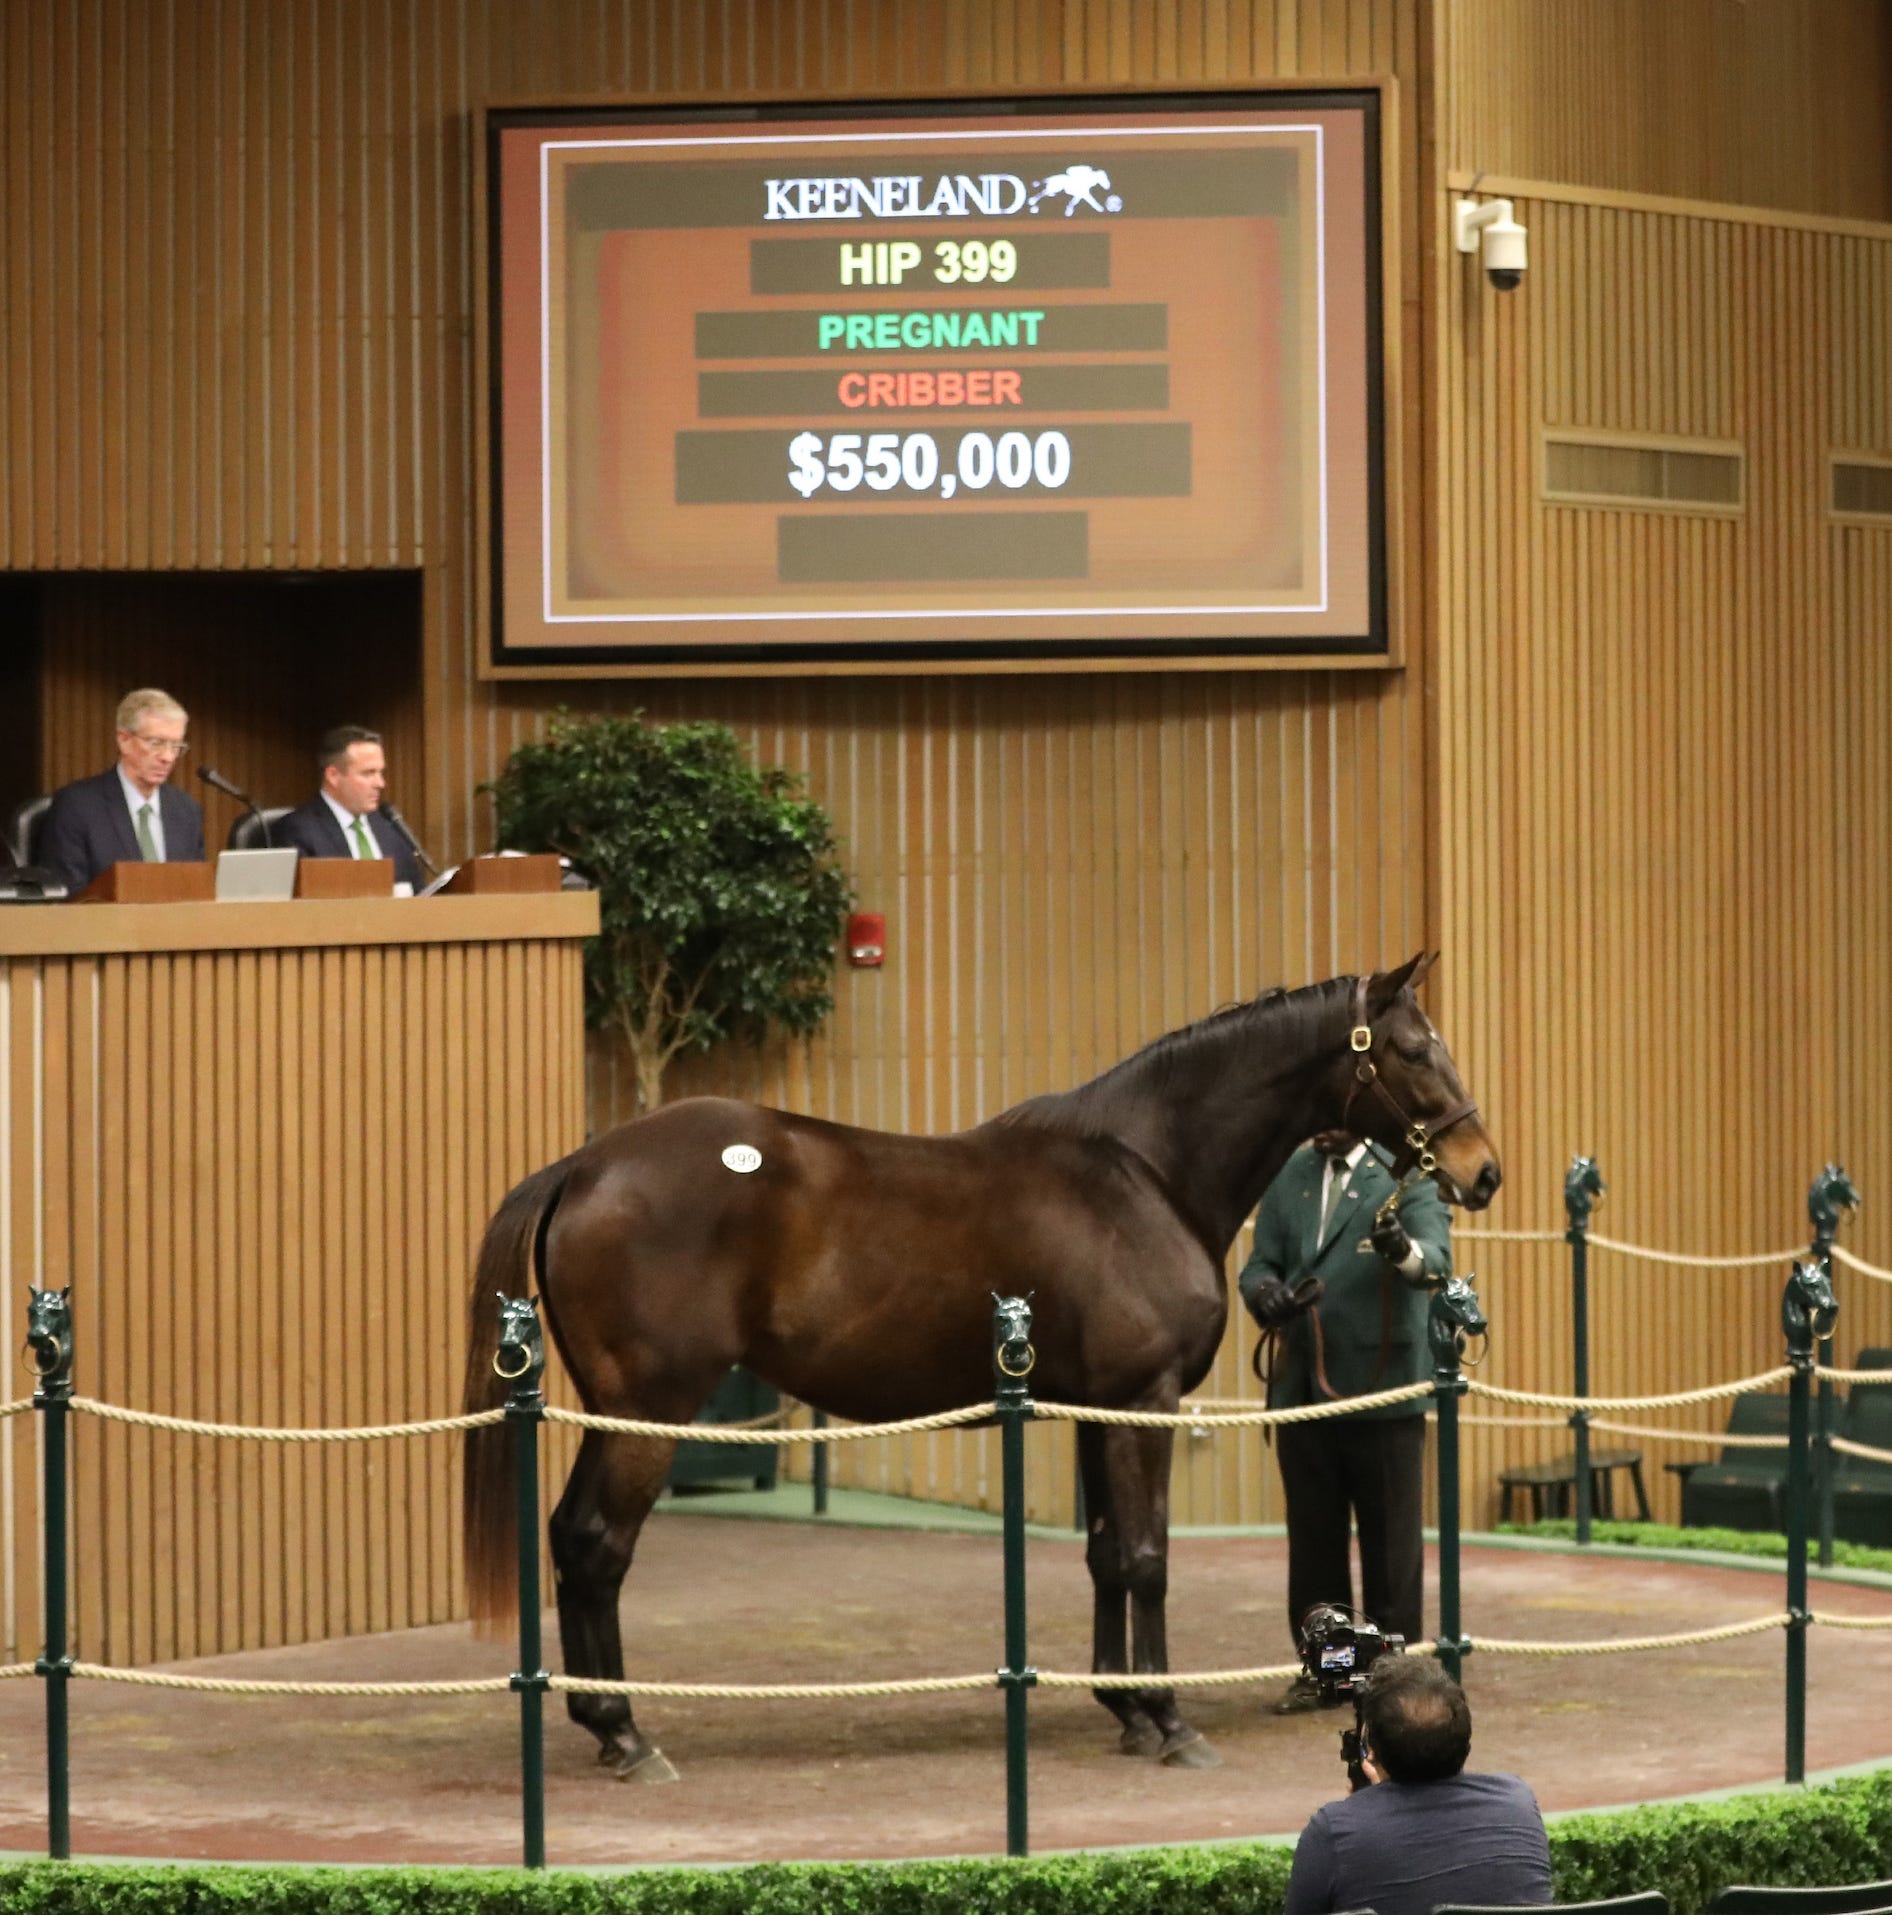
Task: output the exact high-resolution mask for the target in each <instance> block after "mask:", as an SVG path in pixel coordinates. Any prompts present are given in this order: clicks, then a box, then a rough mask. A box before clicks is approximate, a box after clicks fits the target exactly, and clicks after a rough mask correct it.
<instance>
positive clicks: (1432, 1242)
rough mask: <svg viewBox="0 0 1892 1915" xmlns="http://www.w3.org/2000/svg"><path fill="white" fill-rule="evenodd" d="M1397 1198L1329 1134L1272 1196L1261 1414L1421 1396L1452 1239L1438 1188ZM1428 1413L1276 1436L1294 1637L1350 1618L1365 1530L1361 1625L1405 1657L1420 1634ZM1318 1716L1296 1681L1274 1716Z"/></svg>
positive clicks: (1251, 1292)
mask: <svg viewBox="0 0 1892 1915" xmlns="http://www.w3.org/2000/svg"><path fill="white" fill-rule="evenodd" d="M1398 1189H1399V1186H1398V1185H1397V1184H1396V1183H1395V1182H1394V1179H1393V1174H1392V1159H1391V1157H1390V1156H1389V1155H1388V1154H1387V1153H1386V1152H1384V1151H1382V1150H1381V1149H1380V1147H1379V1146H1378V1145H1377V1144H1371V1143H1362V1142H1361V1141H1360V1140H1359V1139H1357V1138H1355V1137H1352V1136H1350V1135H1348V1134H1347V1133H1345V1132H1339V1131H1325V1132H1322V1133H1321V1134H1320V1135H1319V1136H1317V1137H1316V1138H1315V1139H1314V1140H1313V1141H1312V1142H1311V1143H1308V1144H1304V1145H1303V1146H1302V1147H1301V1148H1300V1149H1299V1150H1297V1151H1296V1152H1295V1153H1294V1155H1293V1156H1292V1157H1290V1158H1289V1159H1288V1161H1287V1164H1286V1166H1285V1167H1284V1168H1283V1170H1282V1172H1281V1174H1280V1176H1278V1177H1277V1178H1276V1179H1275V1180H1274V1182H1273V1183H1272V1184H1270V1185H1269V1186H1268V1189H1267V1191H1266V1193H1265V1194H1264V1195H1263V1197H1262V1200H1261V1208H1260V1209H1259V1210H1257V1211H1256V1213H1255V1247H1254V1250H1253V1252H1252V1253H1251V1255H1250V1256H1249V1259H1248V1261H1247V1263H1246V1264H1244V1265H1243V1267H1242V1274H1241V1278H1240V1283H1241V1292H1242V1301H1243V1302H1244V1303H1245V1304H1247V1306H1248V1310H1249V1314H1250V1315H1251V1316H1253V1318H1254V1319H1255V1321H1256V1322H1257V1323H1258V1324H1260V1326H1261V1329H1262V1344H1261V1351H1259V1352H1257V1356H1258V1359H1259V1358H1260V1356H1261V1354H1262V1352H1266V1353H1267V1354H1268V1358H1269V1361H1268V1364H1267V1385H1268V1407H1269V1408H1270V1409H1275V1410H1284V1409H1292V1408H1296V1407H1298V1406H1300V1405H1302V1404H1307V1403H1328V1402H1332V1401H1334V1400H1335V1399H1336V1398H1340V1397H1348V1396H1368V1395H1371V1394H1373V1393H1374V1392H1376V1391H1379V1390H1396V1389H1399V1388H1401V1387H1402V1386H1403V1385H1405V1384H1408V1383H1422V1382H1425V1381H1427V1380H1428V1379H1429V1377H1430V1375H1431V1369H1430V1359H1429V1357H1428V1355H1427V1349H1426V1299H1427V1293H1428V1292H1429V1291H1430V1290H1433V1289H1435V1288H1436V1287H1437V1286H1438V1285H1440V1284H1442V1283H1443V1282H1444V1281H1445V1280H1446V1278H1447V1277H1449V1276H1450V1275H1451V1274H1452V1247H1451V1234H1450V1224H1449V1222H1448V1217H1447V1212H1446V1208H1445V1204H1444V1202H1443V1201H1442V1200H1441V1198H1440V1196H1439V1193H1438V1190H1437V1188H1436V1187H1435V1186H1434V1184H1433V1183H1432V1181H1431V1179H1430V1178H1427V1179H1425V1180H1423V1181H1421V1182H1418V1183H1415V1184H1413V1185H1411V1186H1410V1187H1408V1188H1407V1189H1406V1190H1405V1191H1404V1192H1403V1193H1402V1194H1401V1195H1400V1197H1399V1202H1398V1204H1397V1206H1396V1207H1395V1208H1393V1209H1391V1210H1388V1211H1387V1212H1386V1214H1385V1216H1384V1217H1383V1218H1382V1217H1381V1216H1380V1215H1379V1212H1380V1210H1381V1207H1382V1205H1384V1204H1385V1202H1386V1200H1387V1199H1388V1198H1389V1197H1391V1196H1393V1194H1394V1192H1395V1191H1396V1190H1398ZM1426 1407H1427V1405H1426V1401H1425V1399H1424V1398H1423V1397H1420V1398H1415V1399H1414V1400H1413V1401H1412V1402H1410V1403H1394V1404H1390V1405H1388V1406H1387V1407H1385V1408H1383V1409H1377V1410H1366V1411H1362V1412H1361V1413H1360V1414H1358V1415H1356V1416H1339V1417H1327V1418H1321V1419H1316V1420H1315V1421H1313V1422H1309V1423H1286V1424H1283V1425H1281V1426H1280V1428H1279V1429H1277V1430H1276V1431H1275V1436H1276V1439H1277V1446H1278V1447H1277V1454H1278V1455H1279V1456H1280V1459H1281V1486H1282V1488H1283V1489H1284V1490H1285V1491H1286V1493H1287V1504H1288V1627H1289V1630H1290V1631H1291V1632H1292V1634H1293V1636H1294V1641H1295V1647H1296V1650H1297V1652H1298V1650H1299V1647H1300V1629H1301V1619H1302V1617H1304V1616H1305V1615H1306V1614H1307V1612H1308V1611H1309V1610H1310V1609H1312V1608H1313V1607H1314V1606H1315V1605H1316V1604H1317V1603H1335V1604H1338V1605H1339V1606H1340V1607H1342V1608H1344V1609H1349V1610H1350V1609H1352V1607H1353V1575H1352V1568H1351V1564H1350V1561H1349V1551H1348V1537H1349V1530H1350V1528H1351V1525H1352V1523H1353V1522H1355V1521H1357V1522H1358V1524H1359V1530H1360V1576H1361V1582H1362V1583H1363V1585H1364V1588H1363V1590H1362V1592H1361V1593H1362V1600H1363V1604H1364V1608H1365V1613H1366V1614H1367V1615H1368V1616H1369V1617H1371V1618H1372V1620H1373V1621H1374V1622H1376V1623H1378V1624H1379V1626H1380V1627H1381V1628H1382V1629H1384V1630H1386V1631H1387V1632H1389V1633H1393V1632H1397V1633H1398V1634H1399V1635H1402V1636H1404V1637H1405V1638H1406V1640H1407V1641H1408V1642H1417V1641H1418V1640H1420V1638H1421V1637H1422V1636H1423V1634H1424V1628H1423V1622H1422V1617H1423V1606H1424V1586H1425V1579H1424V1569H1425V1554H1424V1540H1423V1536H1422V1533H1421V1526H1420V1512H1421V1507H1422V1496H1423V1483H1424V1473H1425V1431H1426V1425H1425V1413H1426ZM1319 1707H1320V1696H1319V1691H1318V1690H1317V1689H1316V1687H1315V1685H1314V1683H1313V1682H1312V1681H1310V1680H1309V1678H1308V1677H1307V1676H1305V1675H1301V1676H1297V1677H1296V1678H1295V1679H1294V1681H1293V1683H1292V1684H1290V1685H1289V1687H1288V1689H1287V1691H1286V1693H1285V1694H1284V1695H1283V1696H1282V1697H1281V1699H1280V1700H1279V1701H1278V1702H1277V1703H1276V1704H1275V1713H1276V1714H1277V1715H1297V1714H1299V1713H1300V1712H1301V1711H1303V1710H1306V1709H1316V1708H1319Z"/></svg>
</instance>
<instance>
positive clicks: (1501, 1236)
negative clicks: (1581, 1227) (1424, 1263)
mask: <svg viewBox="0 0 1892 1915" xmlns="http://www.w3.org/2000/svg"><path fill="white" fill-rule="evenodd" d="M1452 1241H1453V1242H1454V1243H1562V1242H1563V1241H1564V1233H1563V1232H1562V1231H1561V1230H1454V1231H1453V1232H1452Z"/></svg>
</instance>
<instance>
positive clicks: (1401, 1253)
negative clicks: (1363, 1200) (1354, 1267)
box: [1368, 1215, 1412, 1264]
mask: <svg viewBox="0 0 1892 1915" xmlns="http://www.w3.org/2000/svg"><path fill="white" fill-rule="evenodd" d="M1368 1241H1369V1242H1370V1243H1371V1244H1372V1245H1373V1252H1374V1255H1376V1256H1380V1257H1384V1258H1385V1259H1386V1261H1387V1262H1388V1263H1392V1264H1400V1263H1404V1262H1405V1261H1406V1259H1407V1258H1408V1257H1410V1256H1411V1255H1412V1239H1411V1238H1410V1237H1409V1236H1407V1235H1406V1229H1405V1226H1404V1225H1403V1224H1402V1223H1401V1222H1400V1221H1399V1218H1398V1216H1397V1215H1390V1216H1387V1217H1385V1218H1377V1217H1376V1218H1375V1219H1374V1221H1373V1229H1372V1231H1371V1233H1370V1234H1369V1237H1368Z"/></svg>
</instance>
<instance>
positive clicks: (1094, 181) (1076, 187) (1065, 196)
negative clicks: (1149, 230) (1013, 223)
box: [1025, 160, 1123, 219]
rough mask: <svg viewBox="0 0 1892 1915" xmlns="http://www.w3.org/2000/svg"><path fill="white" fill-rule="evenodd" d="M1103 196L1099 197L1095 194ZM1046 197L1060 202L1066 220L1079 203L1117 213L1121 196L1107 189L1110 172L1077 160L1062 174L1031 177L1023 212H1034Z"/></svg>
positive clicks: (1100, 211) (1094, 209) (1093, 209)
mask: <svg viewBox="0 0 1892 1915" xmlns="http://www.w3.org/2000/svg"><path fill="white" fill-rule="evenodd" d="M1100 193H1101V194H1102V195H1103V197H1102V198H1099V194H1100ZM1048 199H1062V200H1063V201H1064V217H1065V218H1066V219H1069V218H1070V217H1071V215H1072V214H1073V213H1075V212H1076V211H1077V209H1078V208H1079V207H1080V206H1088V207H1089V208H1090V209H1091V211H1092V212H1093V213H1120V212H1122V210H1123V196H1122V194H1120V193H1113V192H1112V191H1111V190H1110V175H1109V174H1108V173H1106V172H1105V171H1104V169H1103V168H1102V167H1101V166H1087V165H1085V164H1084V162H1083V161H1081V160H1080V161H1079V162H1078V164H1077V165H1075V166H1067V167H1066V168H1065V169H1064V171H1063V172H1062V173H1053V174H1052V175H1051V177H1050V178H1049V179H1043V180H1034V181H1033V182H1032V187H1031V193H1030V196H1029V197H1028V198H1027V199H1026V201H1025V211H1026V212H1028V213H1035V212H1037V210H1038V208H1039V207H1040V206H1041V205H1042V204H1043V203H1044V202H1045V201H1046V200H1048Z"/></svg>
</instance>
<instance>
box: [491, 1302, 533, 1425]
mask: <svg viewBox="0 0 1892 1915" xmlns="http://www.w3.org/2000/svg"><path fill="white" fill-rule="evenodd" d="M493 1374H494V1375H495V1376H497V1377H499V1378H501V1379H502V1380H503V1381H505V1382H507V1383H510V1384H511V1385H512V1397H511V1400H510V1402H509V1404H508V1407H509V1408H520V1407H526V1406H529V1405H536V1404H537V1402H538V1400H539V1384H540V1380H541V1378H543V1376H544V1374H545V1332H544V1330H543V1328H542V1327H541V1325H540V1323H539V1305H538V1301H537V1299H536V1298H533V1297H508V1296H503V1295H502V1296H501V1297H500V1299H499V1348H498V1349H497V1350H495V1351H494V1352H493Z"/></svg>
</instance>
